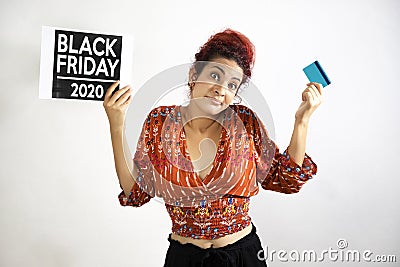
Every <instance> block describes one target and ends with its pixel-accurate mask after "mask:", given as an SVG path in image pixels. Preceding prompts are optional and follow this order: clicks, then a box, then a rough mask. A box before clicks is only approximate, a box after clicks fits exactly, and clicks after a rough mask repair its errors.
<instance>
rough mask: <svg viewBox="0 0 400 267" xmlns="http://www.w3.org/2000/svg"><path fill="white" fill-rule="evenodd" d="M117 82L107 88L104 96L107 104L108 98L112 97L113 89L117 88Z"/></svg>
mask: <svg viewBox="0 0 400 267" xmlns="http://www.w3.org/2000/svg"><path fill="white" fill-rule="evenodd" d="M118 84H119V81H116V82H115V83H113V84H112V85H111V86H110V87H108V89H107V92H106V94H105V95H104V100H106V102H108V101H109V100H110V97H111V95H112V92H114V90H115V88H116V87H117V86H118Z"/></svg>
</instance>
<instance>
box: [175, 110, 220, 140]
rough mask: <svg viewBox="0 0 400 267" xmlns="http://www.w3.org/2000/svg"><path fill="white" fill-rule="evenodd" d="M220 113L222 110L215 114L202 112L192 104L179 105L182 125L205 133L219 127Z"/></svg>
mask: <svg viewBox="0 0 400 267" xmlns="http://www.w3.org/2000/svg"><path fill="white" fill-rule="evenodd" d="M222 113H223V112H221V113H219V114H217V115H210V114H204V112H202V111H201V110H199V109H198V108H196V107H195V106H194V105H191V104H189V105H188V106H181V115H182V118H183V125H185V127H189V128H190V129H191V130H192V131H196V132H200V133H205V132H208V131H210V130H215V129H216V128H219V126H220V125H219V124H221V123H222V122H221V118H222V116H221V114H222ZM218 122H219V123H218Z"/></svg>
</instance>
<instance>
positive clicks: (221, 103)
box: [191, 57, 243, 115]
mask: <svg viewBox="0 0 400 267" xmlns="http://www.w3.org/2000/svg"><path fill="white" fill-rule="evenodd" d="M242 79H243V70H242V68H241V67H239V65H238V64H237V63H236V61H235V60H232V59H227V58H223V57H217V58H214V59H212V60H210V61H209V62H208V63H207V64H206V65H205V66H204V68H203V70H202V71H201V73H200V74H199V75H198V77H197V78H195V79H194V86H193V89H192V93H191V102H193V103H194V104H195V105H196V106H197V107H198V108H199V109H201V110H202V111H204V112H206V113H209V114H212V115H216V114H218V113H220V112H221V111H223V110H224V109H226V108H227V107H228V106H229V105H231V104H232V102H233V98H234V97H235V94H236V93H237V91H238V89H239V86H240V84H241V82H242ZM192 100H195V101H192Z"/></svg>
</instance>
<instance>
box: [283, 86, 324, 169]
mask: <svg viewBox="0 0 400 267" xmlns="http://www.w3.org/2000/svg"><path fill="white" fill-rule="evenodd" d="M307 85H308V87H307V88H306V89H305V90H304V91H303V93H302V100H303V102H302V103H301V104H300V107H299V109H298V110H297V112H296V115H295V123H294V129H293V134H292V138H291V139H290V144H289V147H288V153H289V155H290V157H291V158H292V159H293V160H294V161H295V162H296V163H297V164H298V165H300V166H302V164H303V160H304V155H305V151H306V139H307V130H308V122H309V120H310V116H311V114H312V113H313V112H314V111H315V109H316V108H317V107H318V106H319V105H320V104H321V103H322V85H321V84H319V83H308V84H307Z"/></svg>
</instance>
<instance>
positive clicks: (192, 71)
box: [189, 67, 197, 82]
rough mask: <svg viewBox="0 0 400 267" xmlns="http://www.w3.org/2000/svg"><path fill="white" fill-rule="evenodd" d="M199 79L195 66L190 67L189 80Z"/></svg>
mask: <svg viewBox="0 0 400 267" xmlns="http://www.w3.org/2000/svg"><path fill="white" fill-rule="evenodd" d="M196 80H197V73H196V70H195V68H194V67H192V68H190V71H189V82H193V81H196Z"/></svg>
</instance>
